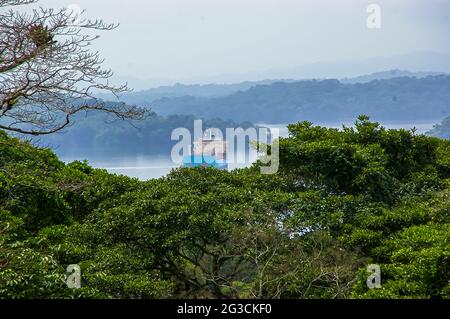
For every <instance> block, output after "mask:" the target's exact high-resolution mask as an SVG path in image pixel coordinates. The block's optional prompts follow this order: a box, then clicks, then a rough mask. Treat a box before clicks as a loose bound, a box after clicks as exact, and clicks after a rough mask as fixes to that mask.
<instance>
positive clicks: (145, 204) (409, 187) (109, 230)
mask: <svg viewBox="0 0 450 319" xmlns="http://www.w3.org/2000/svg"><path fill="white" fill-rule="evenodd" d="M289 129H290V137H288V138H282V139H281V140H280V142H279V143H280V170H279V172H278V173H277V174H274V175H262V174H261V173H260V170H259V165H260V164H256V165H254V166H253V167H251V168H248V169H242V170H236V171H232V172H227V171H220V170H215V169H212V168H196V169H187V168H181V169H177V170H174V171H173V172H172V173H171V174H169V175H168V176H166V177H164V178H160V179H156V180H150V181H147V182H141V181H138V180H136V179H131V178H128V177H124V176H116V175H112V174H109V173H107V172H106V171H104V170H99V169H93V168H91V167H90V166H89V165H88V164H87V163H82V162H73V163H70V164H67V165H66V164H64V163H62V162H61V161H60V160H59V159H58V158H57V157H56V156H55V155H54V154H53V153H52V151H50V150H48V149H41V148H37V147H34V146H32V145H30V144H29V143H27V142H23V141H20V140H18V139H14V138H11V137H8V136H7V135H6V134H5V133H3V132H0V298H449V297H450V283H449V282H450V141H446V140H441V139H438V138H434V137H427V136H424V135H416V134H415V133H414V132H412V131H406V130H386V129H384V128H382V127H380V125H379V124H377V123H373V122H371V121H369V119H368V118H367V117H360V118H359V119H358V121H357V122H356V126H355V128H343V129H342V130H337V129H327V128H323V127H316V126H313V125H312V123H309V122H302V123H297V124H293V125H290V126H289ZM70 264H78V265H80V267H81V273H82V288H81V289H69V288H68V287H67V285H66V279H65V278H66V275H67V274H66V268H67V266H68V265H70ZM369 264H378V265H380V267H381V274H382V277H381V278H382V279H381V280H382V281H381V288H379V289H369V288H368V287H367V285H366V279H367V277H368V275H369V274H368V272H367V265H369Z"/></svg>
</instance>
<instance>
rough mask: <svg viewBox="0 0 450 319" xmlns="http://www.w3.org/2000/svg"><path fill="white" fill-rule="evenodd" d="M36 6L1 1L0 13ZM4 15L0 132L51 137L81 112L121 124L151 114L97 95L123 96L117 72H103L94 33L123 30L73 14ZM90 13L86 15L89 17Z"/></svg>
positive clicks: (0, 25) (23, 0) (0, 23)
mask: <svg viewBox="0 0 450 319" xmlns="http://www.w3.org/2000/svg"><path fill="white" fill-rule="evenodd" d="M34 2H36V1H35V0H0V8H2V7H6V6H16V5H23V4H30V3H34ZM28 11H30V12H20V11H18V10H13V9H9V10H7V11H6V12H3V11H0V128H1V129H5V130H9V131H13V132H17V133H22V134H31V135H41V134H51V133H54V132H57V131H59V130H61V129H63V128H65V127H66V126H68V125H69V124H70V123H71V118H72V117H73V116H74V115H75V114H76V113H78V112H80V111H91V110H96V111H106V112H108V113H110V114H112V115H114V116H116V117H118V118H120V119H123V120H126V119H142V118H143V117H144V116H145V114H146V112H145V111H144V110H143V109H140V108H137V107H130V106H126V105H124V104H117V103H115V104H113V103H104V102H102V101H100V100H97V99H96V97H95V94H96V93H99V92H101V91H108V92H111V93H113V94H114V95H116V96H117V95H119V94H121V93H123V92H126V91H128V88H127V86H126V85H124V86H120V87H115V86H112V85H110V83H109V79H110V78H111V76H112V75H113V73H112V71H111V70H105V69H103V68H102V64H103V62H104V61H103V60H102V59H101V58H100V56H99V53H98V52H92V51H90V50H89V48H90V46H91V43H92V42H93V41H95V40H96V39H98V36H97V35H92V30H98V31H108V30H113V29H115V28H116V27H117V26H118V25H117V24H107V23H105V22H103V21H102V20H94V21H93V20H88V19H85V18H82V17H76V16H75V15H74V12H72V11H69V10H68V9H61V10H54V9H44V8H39V9H34V10H28ZM83 14H84V13H82V15H83Z"/></svg>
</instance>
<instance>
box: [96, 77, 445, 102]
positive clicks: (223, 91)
mask: <svg viewBox="0 0 450 319" xmlns="http://www.w3.org/2000/svg"><path fill="white" fill-rule="evenodd" d="M436 75H444V73H441V72H411V71H406V70H399V69H392V70H387V71H382V72H376V73H371V74H367V75H361V76H357V77H354V78H344V79H340V80H339V81H340V82H342V83H349V84H354V83H367V82H371V81H373V80H386V79H392V78H396V77H416V78H425V77H427V76H436ZM324 80H325V79H324ZM300 81H307V80H293V79H267V80H262V81H246V82H241V83H234V84H204V85H202V84H181V83H177V84H175V85H172V86H169V85H168V86H160V87H156V88H150V89H147V90H142V91H137V92H130V93H126V94H124V95H123V96H122V97H121V98H120V100H121V101H123V102H125V103H127V104H132V105H141V106H149V107H150V106H151V105H152V103H153V102H155V101H157V100H159V99H163V98H178V97H184V96H192V97H203V98H217V97H225V96H227V95H232V94H234V93H237V92H239V91H247V90H249V89H251V88H253V87H255V86H258V85H270V84H273V83H277V82H284V83H293V82H300ZM99 98H102V99H104V100H115V99H116V98H115V97H114V96H113V95H99Z"/></svg>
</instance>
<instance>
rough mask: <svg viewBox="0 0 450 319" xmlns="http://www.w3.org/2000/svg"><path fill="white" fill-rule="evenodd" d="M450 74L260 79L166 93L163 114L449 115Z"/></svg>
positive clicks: (243, 117) (160, 105)
mask: <svg viewBox="0 0 450 319" xmlns="http://www.w3.org/2000/svg"><path fill="white" fill-rule="evenodd" d="M449 105H450V76H446V75H442V76H430V77H426V78H411V77H399V78H393V79H387V80H375V81H371V82H368V83H356V84H345V83H341V82H339V81H338V80H323V81H316V80H313V81H300V82H294V83H284V82H278V83H273V84H270V85H258V86H256V87H253V88H251V89H249V90H247V91H245V92H237V93H235V94H232V95H229V96H226V97H220V98H201V97H192V96H187V97H179V98H163V99H160V100H157V101H155V102H154V103H152V104H151V106H152V109H153V111H155V112H156V113H158V114H160V115H168V114H193V115H196V116H199V117H202V118H216V117H219V118H223V119H232V120H234V121H238V122H240V121H252V122H254V123H290V122H292V121H293V120H294V121H301V120H311V121H336V122H338V121H348V120H352V119H354V118H355V117H356V116H358V115H359V114H368V115H370V116H371V117H373V118H376V119H377V120H380V121H381V120H388V121H396V120H401V121H406V120H437V119H441V118H444V117H446V116H449V115H450V109H449Z"/></svg>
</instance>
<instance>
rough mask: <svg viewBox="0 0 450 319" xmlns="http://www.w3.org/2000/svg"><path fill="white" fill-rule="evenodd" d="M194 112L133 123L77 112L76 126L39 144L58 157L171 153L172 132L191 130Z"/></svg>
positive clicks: (221, 123) (216, 122)
mask: <svg viewBox="0 0 450 319" xmlns="http://www.w3.org/2000/svg"><path fill="white" fill-rule="evenodd" d="M197 119H198V118H197V117H195V116H193V115H169V116H158V115H156V114H152V115H151V116H149V117H147V118H145V119H143V120H140V121H134V122H124V121H117V120H116V121H111V117H110V116H108V115H107V114H104V113H88V114H80V115H78V116H76V117H75V118H74V123H75V125H73V126H70V127H68V128H66V129H64V130H63V131H61V132H59V133H57V134H53V135H48V136H39V137H38V138H37V139H35V141H36V143H37V144H38V145H43V146H48V147H51V148H52V149H54V150H55V152H56V153H57V154H58V155H59V156H63V157H72V156H76V157H77V158H80V157H81V158H95V157H102V158H105V157H107V156H110V155H115V156H118V155H120V156H127V155H132V156H136V155H159V154H164V155H167V154H170V152H171V150H172V147H173V146H174V145H175V144H176V143H177V142H178V141H172V140H171V134H172V131H173V130H175V129H176V128H186V129H188V130H189V131H190V132H192V134H193V131H194V121H195V120H197ZM252 126H254V125H253V124H252V123H250V122H243V123H235V122H233V121H230V120H228V121H226V120H222V119H207V120H205V121H203V129H204V130H206V129H208V128H219V129H221V130H222V132H225V129H226V128H227V127H242V128H245V129H246V128H249V127H252Z"/></svg>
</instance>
